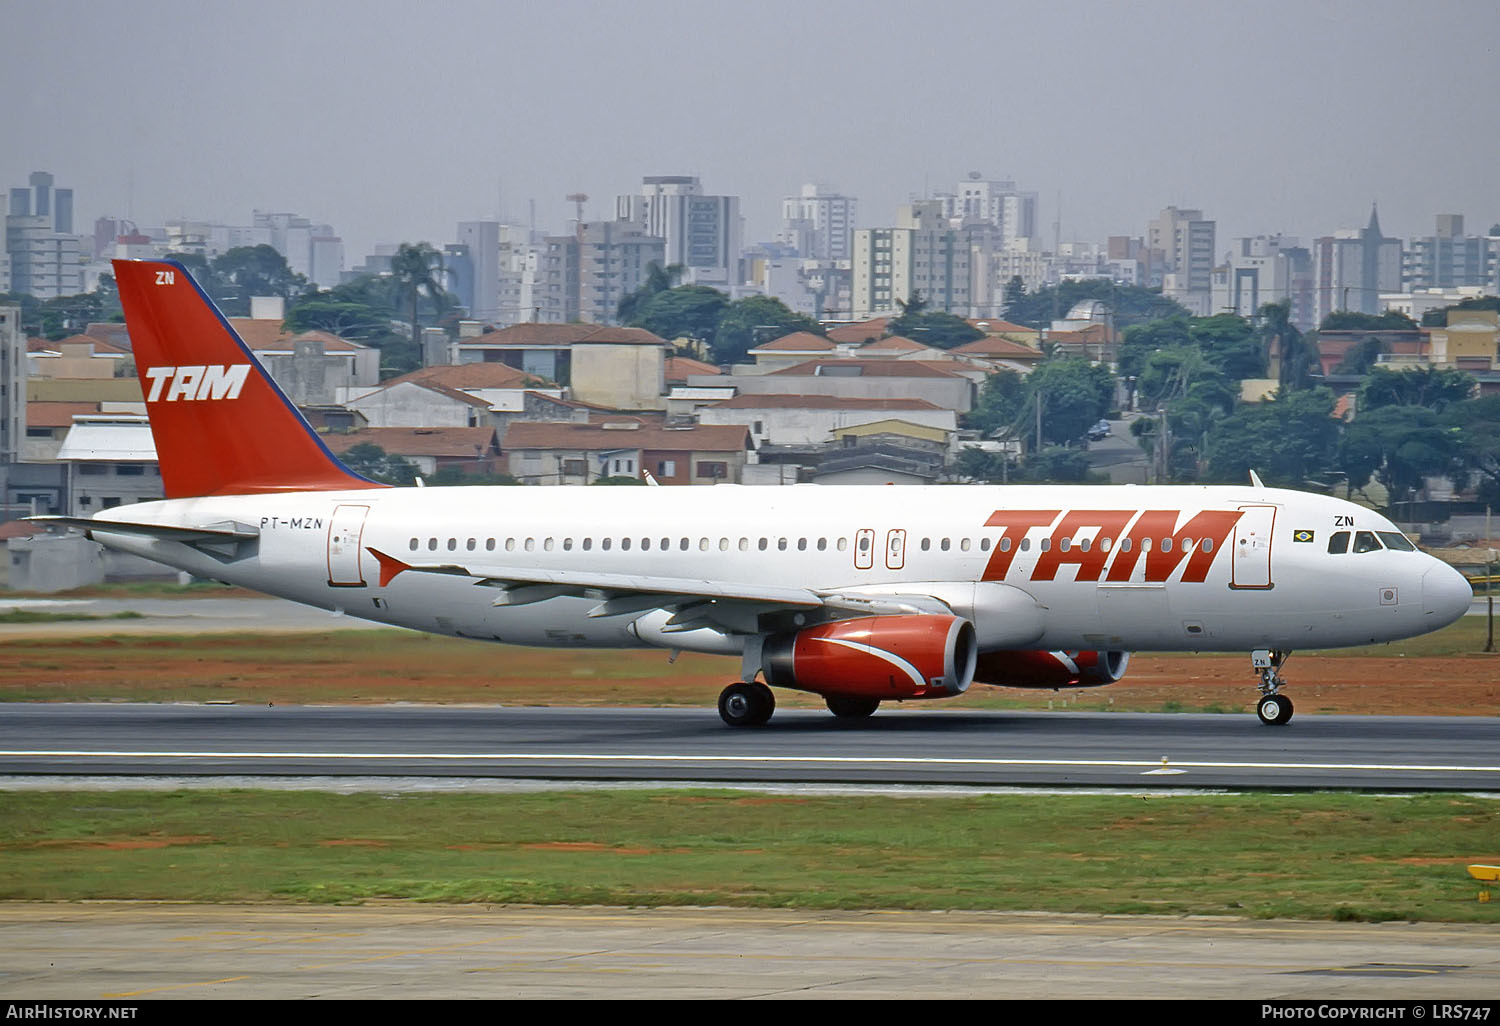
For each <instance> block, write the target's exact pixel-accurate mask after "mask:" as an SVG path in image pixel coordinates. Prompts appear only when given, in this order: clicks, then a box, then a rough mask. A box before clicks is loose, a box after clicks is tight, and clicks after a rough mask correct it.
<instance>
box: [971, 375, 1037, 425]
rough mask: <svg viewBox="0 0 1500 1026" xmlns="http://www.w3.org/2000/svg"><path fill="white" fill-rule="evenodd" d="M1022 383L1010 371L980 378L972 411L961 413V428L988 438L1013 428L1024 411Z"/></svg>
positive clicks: (1024, 402) (1023, 387)
mask: <svg viewBox="0 0 1500 1026" xmlns="http://www.w3.org/2000/svg"><path fill="white" fill-rule="evenodd" d="M1027 394H1028V393H1027V391H1026V382H1025V380H1024V379H1023V378H1022V377H1021V375H1019V374H1017V373H1016V372H1015V371H1012V370H998V371H994V372H993V373H991V374H990V375H989V376H987V377H986V378H985V379H984V384H983V385H982V386H980V389H979V398H978V400H977V401H976V402H975V403H974V407H973V409H971V410H970V411H969V412H968V413H966V414H964V418H963V419H964V426H965V427H967V428H972V429H974V430H976V431H978V432H980V433H981V434H982V435H984V436H985V437H990V436H992V435H994V434H995V433H996V432H998V431H1003V430H1004V429H1006V428H1015V427H1017V426H1019V424H1020V418H1021V415H1022V414H1023V412H1024V411H1025V409H1026V402H1027Z"/></svg>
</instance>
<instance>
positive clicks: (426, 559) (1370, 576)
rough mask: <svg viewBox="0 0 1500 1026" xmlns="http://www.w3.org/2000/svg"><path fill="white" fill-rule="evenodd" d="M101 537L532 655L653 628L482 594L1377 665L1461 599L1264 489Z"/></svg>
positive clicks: (564, 495) (275, 508)
mask: <svg viewBox="0 0 1500 1026" xmlns="http://www.w3.org/2000/svg"><path fill="white" fill-rule="evenodd" d="M1205 511H1208V513H1209V514H1210V515H1208V516H1206V517H1203V518H1201V519H1198V520H1195V519H1194V518H1195V517H1198V516H1199V514H1203V513H1204V512H1205ZM111 519H113V520H120V521H129V522H134V523H145V524H154V525H162V526H178V527H209V526H211V525H224V524H226V523H237V524H240V525H245V526H247V527H250V528H254V529H255V530H258V532H259V538H258V541H256V542H255V543H254V546H253V548H252V549H251V550H249V551H248V553H246V554H241V555H240V557H239V558H235V559H227V558H226V559H220V558H216V557H215V556H213V555H211V554H208V553H205V552H202V551H199V550H197V549H194V548H192V547H190V546H188V545H186V544H184V543H182V542H176V541H164V540H160V539H150V538H143V537H140V536H133V535H126V534H116V533H111V532H110V531H109V530H108V528H107V526H106V523H107V521H108V520H111ZM96 523H97V524H98V526H97V527H95V528H94V536H95V537H96V538H97V539H98V540H99V541H101V542H103V543H104V544H106V545H109V546H111V547H115V548H119V549H122V550H125V551H129V552H134V553H137V554H139V555H143V556H147V557H149V558H151V559H155V560H159V561H161V562H163V563H166V564H168V565H170V566H174V567H177V568H180V569H183V570H187V571H189V572H191V573H193V574H196V575H199V576H204V577H209V578H214V579H218V580H223V581H227V582H230V583H233V584H239V585H243V586H246V587H249V588H254V589H256V590H259V591H263V592H267V593H269V594H273V595H279V596H282V597H285V598H289V599H293V600H295V601H298V602H303V603H307V604H308V605H311V606H317V607H321V608H325V609H335V610H340V611H342V612H344V613H347V614H348V615H351V616H357V617H362V618H364V619H368V620H372V621H376V622H379V623H385V624H396V625H400V626H404V627H411V628H415V629H418V630H423V631H431V632H436V633H441V634H450V635H456V636H464V637H471V638H479V639H484V640H493V641H501V642H507V643H513V644H523V645H570V646H583V647H621V646H638V645H641V644H643V643H644V641H643V636H642V634H641V631H640V630H639V629H636V630H633V629H632V625H633V624H636V623H637V622H638V621H642V619H643V616H648V617H649V614H647V613H643V611H642V609H640V608H637V609H634V610H632V611H628V612H625V613H622V614H620V615H606V616H599V615H595V616H592V617H590V616H589V615H588V613H589V612H590V611H591V610H594V611H596V613H597V608H598V606H599V598H598V597H591V596H587V595H570V596H561V597H553V598H547V599H545V600H543V601H535V602H529V603H526V604H519V605H500V606H497V605H495V604H494V599H495V596H496V591H495V589H494V588H490V587H484V586H482V582H476V577H483V575H484V574H486V573H490V572H493V571H494V570H495V568H513V569H514V568H532V569H538V570H572V571H589V572H592V573H601V574H602V573H608V574H626V575H639V576H640V577H642V578H651V577H659V578H660V577H664V578H673V579H690V580H697V581H705V582H734V583H736V584H741V585H761V586H795V587H799V588H807V589H812V590H817V591H825V592H826V591H852V592H860V593H872V592H874V593H879V592H883V591H884V592H895V593H901V594H912V593H917V594H925V595H933V596H936V597H938V598H939V599H941V600H943V601H944V602H946V603H947V604H948V605H950V606H951V607H952V608H953V610H954V612H956V613H959V615H961V616H966V617H968V618H970V619H972V620H973V621H974V623H975V627H976V630H977V631H978V641H979V647H980V649H981V650H984V651H989V650H996V649H1022V648H1024V649H1048V650H1059V649H1060V650H1072V649H1123V650H1184V651H1197V650H1253V649H1295V648H1303V649H1305V648H1311V647H1333V646H1344V645H1358V644H1369V643H1372V642H1380V641H1389V640H1393V639H1397V638H1403V637H1410V636H1413V635H1417V634H1422V633H1425V632H1427V631H1430V630H1435V629H1437V628H1438V627H1441V626H1444V625H1446V624H1447V623H1450V622H1452V621H1453V620H1454V619H1456V618H1457V617H1458V616H1459V615H1462V612H1463V610H1464V609H1467V606H1468V598H1469V594H1470V593H1469V589H1468V586H1467V584H1466V582H1464V580H1463V578H1462V577H1461V576H1460V575H1459V574H1457V572H1456V571H1454V570H1452V569H1451V568H1450V567H1448V566H1446V564H1443V563H1441V562H1439V561H1438V560H1436V559H1433V558H1432V557H1429V556H1427V555H1425V554H1423V553H1421V552H1417V551H1404V550H1398V549H1391V548H1384V547H1381V548H1378V549H1375V550H1372V551H1364V552H1358V553H1356V552H1353V551H1346V552H1343V553H1338V554H1334V553H1331V552H1330V551H1329V538H1330V536H1331V535H1332V534H1334V533H1337V532H1340V531H1344V532H1360V531H1364V532H1372V533H1373V532H1387V533H1393V532H1395V531H1396V528H1395V527H1394V526H1393V525H1392V524H1390V522H1389V521H1387V520H1386V519H1385V518H1384V517H1381V516H1380V515H1379V514H1377V513H1373V512H1371V511H1370V510H1367V509H1364V508H1363V507H1360V506H1356V505H1353V504H1351V503H1347V502H1343V501H1340V500H1337V499H1332V498H1327V497H1322V496H1316V495H1309V494H1304V493H1301V492H1292V491H1284V490H1279V489H1267V488H1256V487H1251V486H1243V487H1178V486H1173V487H1136V486H1123V487H1103V486H1081V487H1066V486H1051V485H1038V486H1009V487H927V488H921V487H917V488H894V487H837V488H835V487H820V486H816V485H801V486H793V487H781V488H747V487H740V486H733V485H720V486H716V487H711V488H629V487H623V488H607V487H606V488H597V487H596V488H565V487H557V488H526V487H511V488H504V487H491V488H423V489H413V488H389V489H371V490H364V491H348V492H293V493H286V494H268V495H251V496H217V497H204V498H196V499H176V500H167V501H162V502H154V503H146V504H140V505H136V506H130V507H121V508H117V509H114V510H111V511H109V512H108V513H107V514H102V515H101V516H100V517H98V518H96ZM1225 523H1229V524H1230V525H1231V526H1229V527H1228V528H1227V533H1224V532H1223V531H1221V532H1220V534H1221V536H1220V537H1219V539H1218V540H1217V541H1215V540H1214V539H1213V538H1212V537H1210V536H1211V535H1212V534H1213V533H1214V532H1213V530H1212V528H1213V527H1214V525H1216V524H1217V525H1224V524H1225ZM1164 524H1166V525H1171V526H1169V527H1168V528H1167V529H1166V530H1163V529H1162V525H1164ZM1194 524H1196V525H1197V527H1196V529H1194V527H1193V525H1194ZM1028 525H1030V526H1028ZM1153 526H1154V530H1148V528H1152V527H1153ZM1143 532H1144V533H1143ZM1205 537H1208V538H1209V543H1210V544H1205V542H1204V538H1205ZM1147 538H1150V539H1151V541H1149V542H1147V541H1145V539H1147ZM1164 538H1166V539H1170V544H1167V545H1164V544H1163V539H1164ZM1126 539H1130V541H1129V543H1127V542H1126ZM372 549H373V550H379V551H381V552H383V553H386V554H389V555H390V556H393V557H395V558H397V559H399V560H402V561H405V562H406V563H410V564H426V565H433V564H449V565H454V566H458V567H463V568H464V569H465V570H466V571H467V574H461V573H451V574H444V573H401V574H398V575H396V576H394V577H393V578H392V579H390V580H389V582H388V583H387V584H386V585H385V586H382V585H381V584H380V577H381V574H380V572H379V568H378V566H377V561H376V558H375V557H374V556H373V555H372V554H371V550H372ZM1080 578H1083V579H1080ZM1197 578H1201V579H1197ZM651 640H652V639H651V638H650V637H649V636H646V637H645V641H651ZM655 643H657V644H664V645H665V644H666V642H664V641H662V640H660V639H659V638H658V639H656V640H655ZM670 647H681V648H690V649H691V648H694V647H701V648H703V650H705V651H721V652H727V651H730V649H729V648H726V647H725V643H724V639H723V638H722V637H719V638H717V640H715V639H709V640H708V641H706V642H703V643H702V644H695V643H694V640H693V638H692V637H689V636H685V635H674V636H672V643H671V645H670Z"/></svg>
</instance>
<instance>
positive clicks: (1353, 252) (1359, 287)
mask: <svg viewBox="0 0 1500 1026" xmlns="http://www.w3.org/2000/svg"><path fill="white" fill-rule="evenodd" d="M1400 291H1401V240H1400V239H1388V238H1386V237H1385V236H1384V235H1383V234H1382V233H1381V231H1380V218H1379V216H1378V215H1377V213H1376V211H1375V208H1374V207H1373V206H1372V207H1371V208H1370V221H1369V224H1367V225H1366V226H1365V227H1363V228H1357V229H1356V228H1348V229H1342V230H1340V231H1337V232H1335V233H1334V234H1333V235H1328V236H1324V237H1323V238H1321V239H1318V240H1317V241H1316V242H1314V243H1313V293H1314V294H1313V322H1314V323H1315V324H1322V323H1323V320H1324V318H1326V317H1327V316H1328V315H1329V314H1331V313H1333V312H1334V311H1335V310H1354V311H1357V312H1359V313H1369V314H1373V313H1378V312H1379V310H1380V295H1381V293H1383V292H1400Z"/></svg>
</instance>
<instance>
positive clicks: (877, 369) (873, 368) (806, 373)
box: [767, 358, 963, 378]
mask: <svg viewBox="0 0 1500 1026" xmlns="http://www.w3.org/2000/svg"><path fill="white" fill-rule="evenodd" d="M827 368H833V370H834V373H832V374H829V373H828V370H827ZM844 368H849V369H852V370H854V371H855V372H856V373H853V374H849V375H847V376H848V377H861V378H956V377H962V376H963V375H961V374H958V373H956V372H954V371H951V370H945V369H942V368H939V367H934V366H933V365H932V364H930V363H927V362H925V361H922V360H873V359H863V360H861V359H858V358H851V359H848V360H808V361H806V362H805V363H799V364H797V365H796V366H794V367H787V368H786V369H785V370H779V371H772V372H771V374H770V375H767V376H768V377H771V376H774V375H777V374H786V375H800V376H802V377H813V376H822V375H827V376H828V377H841V376H844V375H841V374H840V373H839V372H840V371H841V370H843V369H844Z"/></svg>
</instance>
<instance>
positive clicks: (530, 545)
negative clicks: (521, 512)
mask: <svg viewBox="0 0 1500 1026" xmlns="http://www.w3.org/2000/svg"><path fill="white" fill-rule="evenodd" d="M526 551H527V552H535V551H536V539H535V538H527V539H526Z"/></svg>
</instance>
